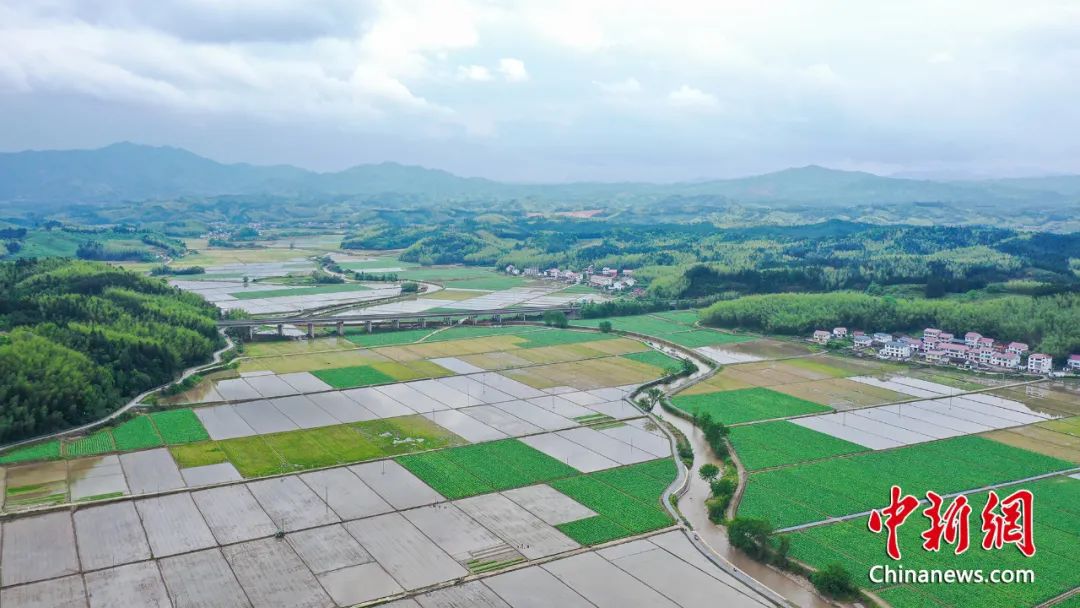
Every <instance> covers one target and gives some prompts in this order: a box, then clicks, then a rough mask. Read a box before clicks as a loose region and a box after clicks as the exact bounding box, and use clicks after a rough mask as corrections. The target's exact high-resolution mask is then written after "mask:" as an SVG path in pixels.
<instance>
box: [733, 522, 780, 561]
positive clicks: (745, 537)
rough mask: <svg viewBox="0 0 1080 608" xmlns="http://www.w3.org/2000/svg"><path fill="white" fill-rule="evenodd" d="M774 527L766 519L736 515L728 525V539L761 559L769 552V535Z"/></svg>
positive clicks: (735, 545)
mask: <svg viewBox="0 0 1080 608" xmlns="http://www.w3.org/2000/svg"><path fill="white" fill-rule="evenodd" d="M772 531H773V527H772V524H770V523H769V522H768V521H765V520H764V519H752V518H749V517H736V518H735V519H733V520H732V521H731V524H730V525H728V539H729V540H731V544H732V545H733V546H734V547H735V548H737V549H741V550H742V551H743V552H744V553H746V554H747V555H749V556H750V557H754V558H757V559H761V558H762V557H765V556H766V555H767V552H768V547H769V545H768V543H769V535H770V534H772Z"/></svg>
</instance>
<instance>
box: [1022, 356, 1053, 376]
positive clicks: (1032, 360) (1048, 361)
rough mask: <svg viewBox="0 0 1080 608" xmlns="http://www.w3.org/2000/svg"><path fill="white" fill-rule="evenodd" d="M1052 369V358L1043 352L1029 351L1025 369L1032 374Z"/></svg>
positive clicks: (1047, 371) (1044, 372)
mask: <svg viewBox="0 0 1080 608" xmlns="http://www.w3.org/2000/svg"><path fill="white" fill-rule="evenodd" d="M1052 369H1054V358H1053V357H1051V356H1050V355H1046V354H1043V353H1031V355H1030V356H1029V357H1028V360H1027V371H1029V372H1031V373H1033V374H1049V373H1050V371H1051V370H1052Z"/></svg>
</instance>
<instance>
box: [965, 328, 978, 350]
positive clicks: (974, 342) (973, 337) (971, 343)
mask: <svg viewBox="0 0 1080 608" xmlns="http://www.w3.org/2000/svg"><path fill="white" fill-rule="evenodd" d="M980 338H982V334H980V333H978V332H974V331H969V332H967V333H966V334H964V344H967V345H968V348H975V347H976V346H978V345H979V339H980Z"/></svg>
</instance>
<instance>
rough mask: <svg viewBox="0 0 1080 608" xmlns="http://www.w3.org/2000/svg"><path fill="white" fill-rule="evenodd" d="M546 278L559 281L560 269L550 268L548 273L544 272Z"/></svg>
mask: <svg viewBox="0 0 1080 608" xmlns="http://www.w3.org/2000/svg"><path fill="white" fill-rule="evenodd" d="M544 276H546V277H550V278H552V279H557V278H559V269H558V268H548V269H547V270H546V271H544Z"/></svg>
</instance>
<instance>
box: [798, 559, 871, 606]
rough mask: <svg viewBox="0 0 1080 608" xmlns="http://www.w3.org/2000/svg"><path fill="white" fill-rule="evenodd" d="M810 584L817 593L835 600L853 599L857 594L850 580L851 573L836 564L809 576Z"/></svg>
mask: <svg viewBox="0 0 1080 608" xmlns="http://www.w3.org/2000/svg"><path fill="white" fill-rule="evenodd" d="M810 582H811V583H813V584H814V587H815V588H816V589H817V590H818V591H820V592H822V593H823V594H825V595H827V596H829V597H833V598H837V599H849V598H853V597H855V596H857V595H858V593H859V589H858V587H856V586H855V583H854V581H853V580H852V578H851V573H850V572H848V571H847V570H846V569H845V568H844V567H843V566H841V565H840V564H836V563H833V564H829V565H827V566H825V567H824V568H822V569H821V570H818V571H817V572H814V573H813V574H811V575H810Z"/></svg>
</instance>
